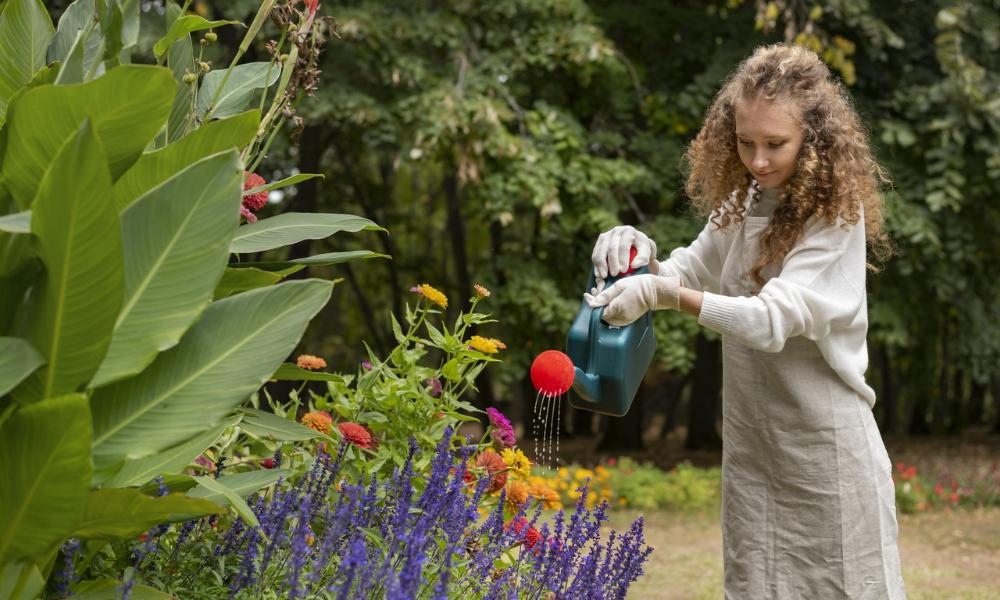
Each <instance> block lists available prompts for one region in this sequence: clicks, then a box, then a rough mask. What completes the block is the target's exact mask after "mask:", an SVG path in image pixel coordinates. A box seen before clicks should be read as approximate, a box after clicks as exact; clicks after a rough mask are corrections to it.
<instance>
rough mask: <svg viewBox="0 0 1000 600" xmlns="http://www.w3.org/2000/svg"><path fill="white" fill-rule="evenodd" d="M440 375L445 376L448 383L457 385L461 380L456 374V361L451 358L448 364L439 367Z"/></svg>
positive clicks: (458, 374) (459, 375) (457, 373)
mask: <svg viewBox="0 0 1000 600" xmlns="http://www.w3.org/2000/svg"><path fill="white" fill-rule="evenodd" d="M441 374H442V375H444V376H445V378H446V379H448V381H452V382H455V383H458V382H459V381H461V380H462V375H461V374H460V373H459V372H458V359H457V358H453V359H451V360H449V361H448V362H446V363H444V366H443V367H441Z"/></svg>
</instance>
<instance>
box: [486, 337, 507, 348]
mask: <svg viewBox="0 0 1000 600" xmlns="http://www.w3.org/2000/svg"><path fill="white" fill-rule="evenodd" d="M489 340H490V341H491V342H493V345H494V346H496V347H497V349H499V350H506V349H507V344H505V343H503V342H501V341H500V340H498V339H496V338H489Z"/></svg>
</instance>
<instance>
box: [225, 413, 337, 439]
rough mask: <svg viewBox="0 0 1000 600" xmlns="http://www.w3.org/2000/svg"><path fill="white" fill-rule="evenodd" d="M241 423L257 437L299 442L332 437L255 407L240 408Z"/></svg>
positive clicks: (244, 428) (242, 426)
mask: <svg viewBox="0 0 1000 600" xmlns="http://www.w3.org/2000/svg"><path fill="white" fill-rule="evenodd" d="M240 412H242V413H243V415H244V417H243V423H242V424H241V425H240V427H241V428H242V429H243V430H244V431H247V432H248V433H252V434H254V435H256V436H258V437H262V438H265V439H271V440H275V441H279V442H301V441H304V440H312V439H316V438H326V439H333V438H331V437H330V436H328V435H325V434H322V433H320V432H318V431H316V430H315V429H310V428H308V427H306V426H305V425H301V424H299V423H296V422H295V421H289V420H288V419H283V418H281V417H279V416H277V415H275V414H272V413H269V412H264V411H262V410H257V409H255V408H241V409H240Z"/></svg>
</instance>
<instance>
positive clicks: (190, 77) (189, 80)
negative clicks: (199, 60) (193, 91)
mask: <svg viewBox="0 0 1000 600" xmlns="http://www.w3.org/2000/svg"><path fill="white" fill-rule="evenodd" d="M183 79H184V83H186V84H188V85H191V84H193V83H194V82H195V81H198V76H197V75H195V74H194V73H185V74H184V77H183Z"/></svg>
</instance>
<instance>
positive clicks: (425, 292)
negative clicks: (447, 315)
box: [417, 283, 448, 308]
mask: <svg viewBox="0 0 1000 600" xmlns="http://www.w3.org/2000/svg"><path fill="white" fill-rule="evenodd" d="M417 291H418V293H420V294H421V295H422V296H423V297H424V298H427V299H428V300H430V301H431V302H433V303H434V304H437V305H438V306H440V307H441V308H448V296H445V295H444V294H443V293H442V292H441V291H440V290H438V289H436V288H434V287H433V286H431V285H430V284H427V283H422V284H420V285H418V286H417Z"/></svg>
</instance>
